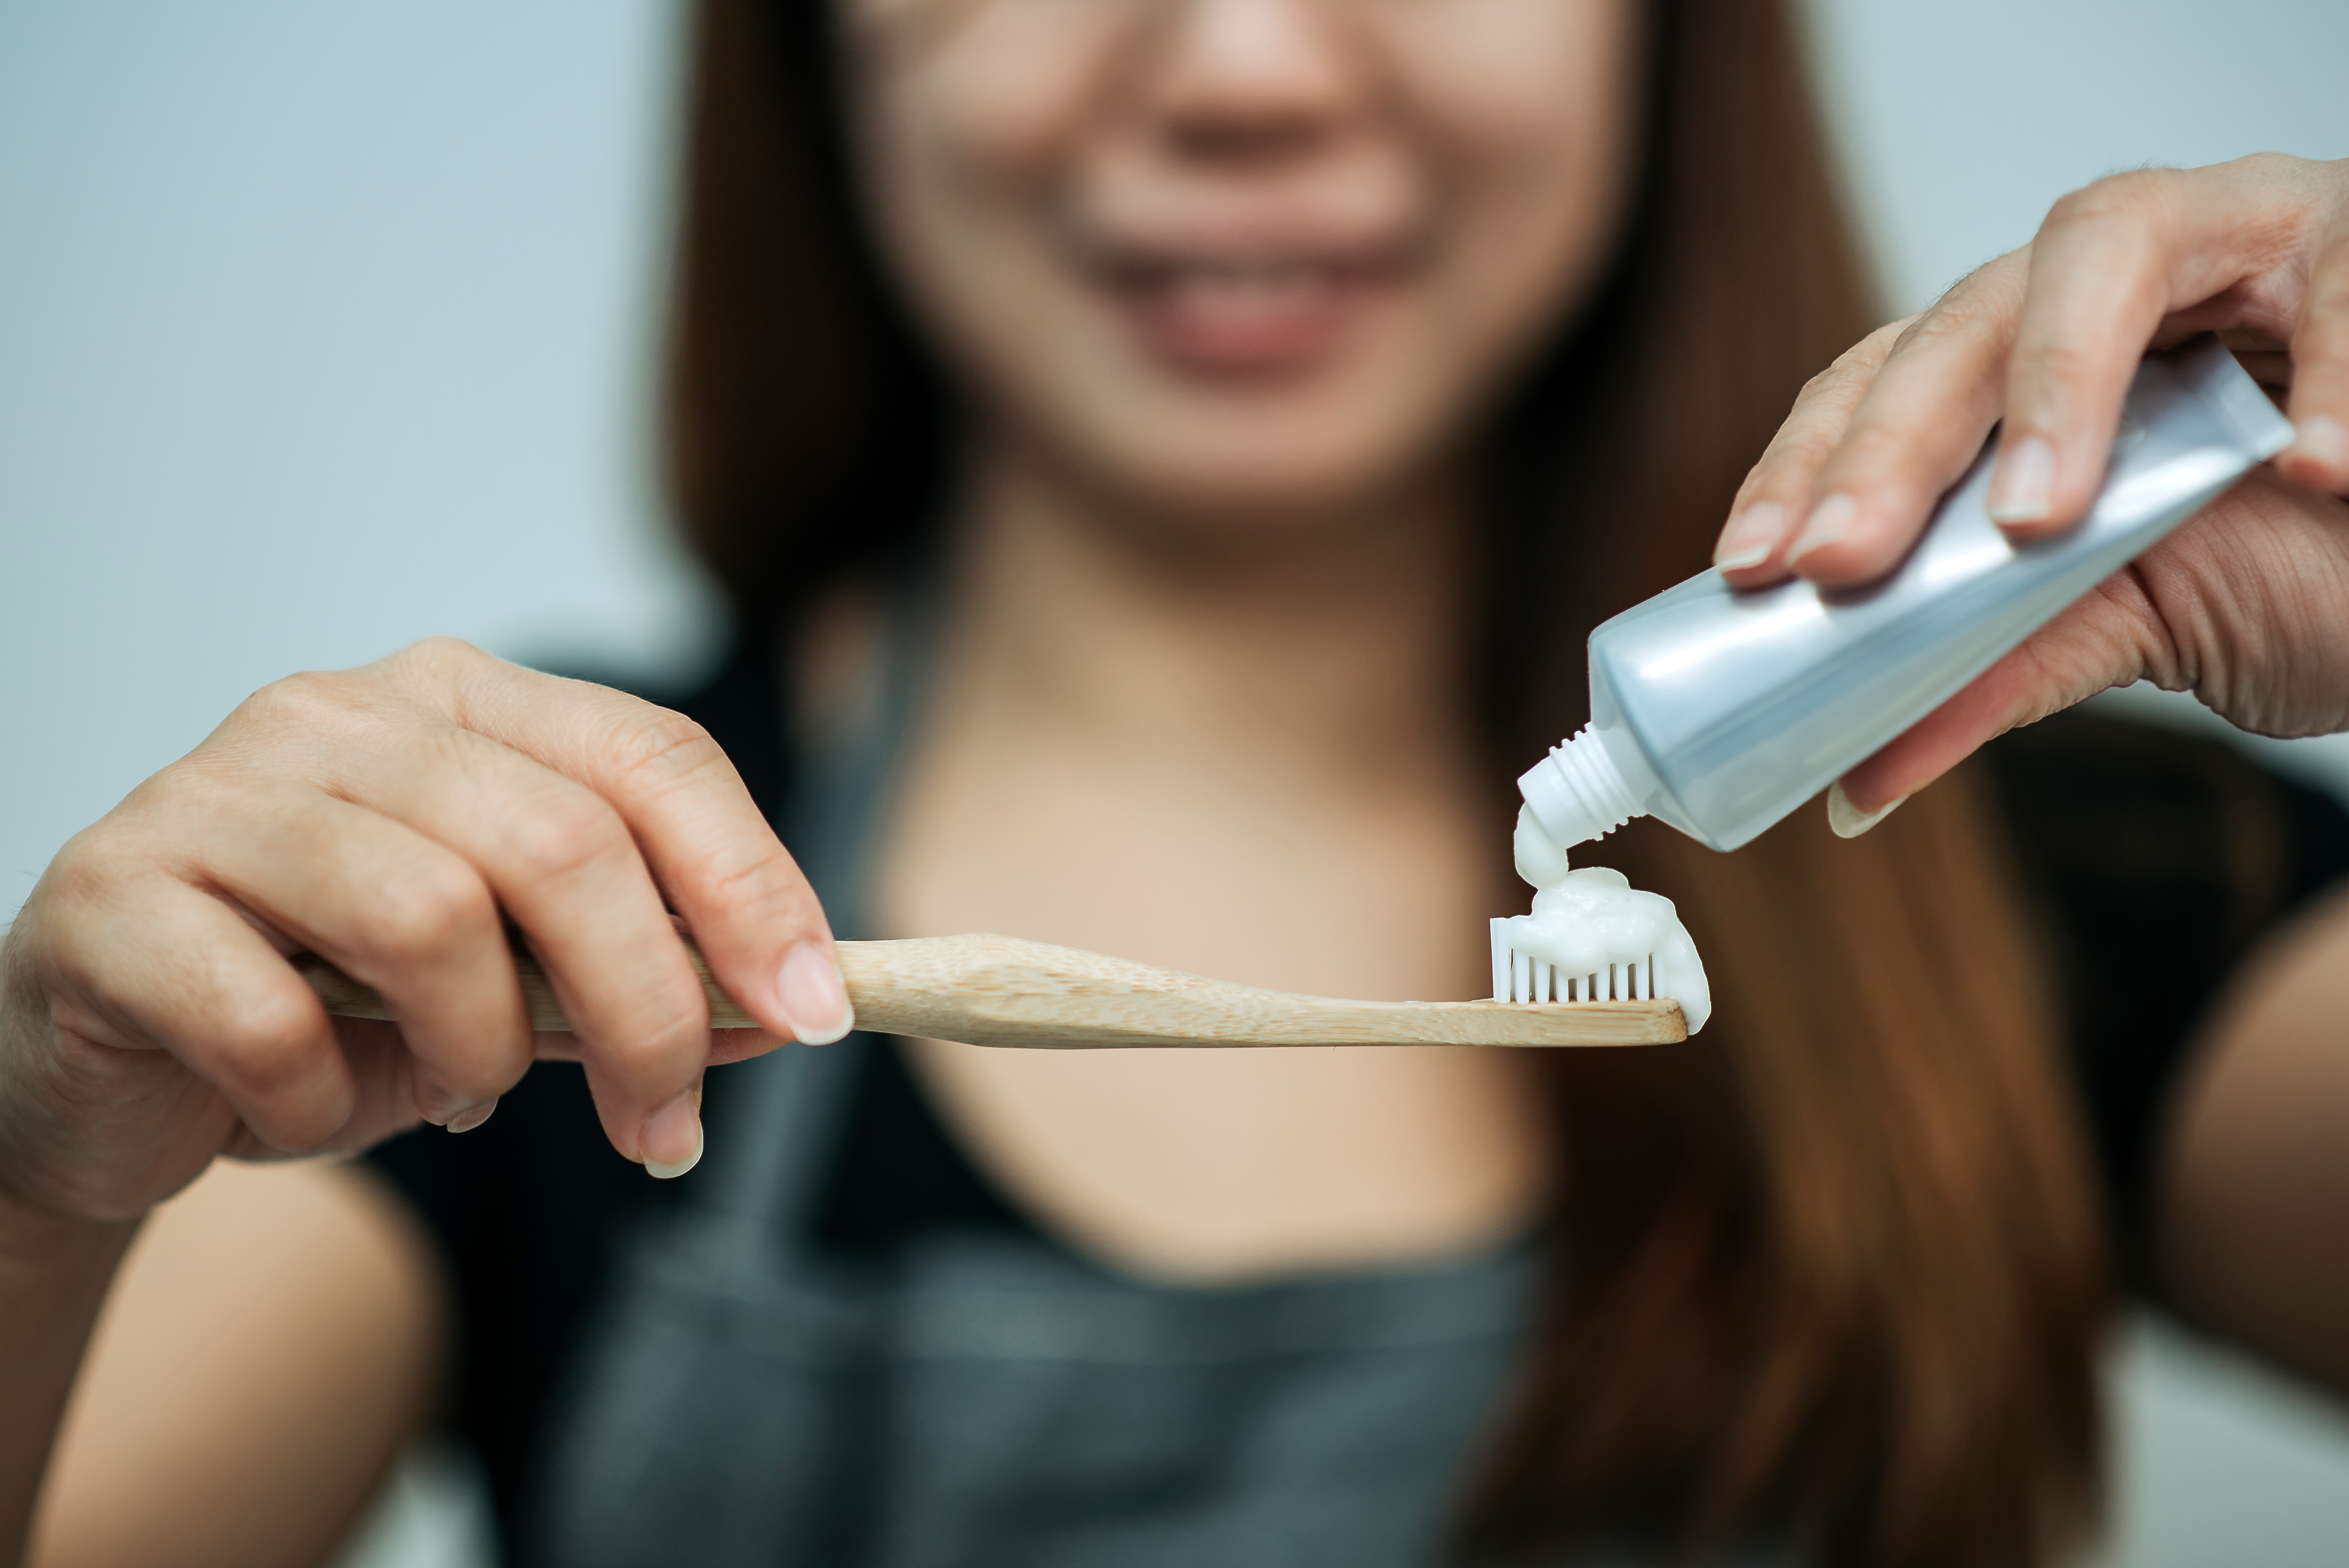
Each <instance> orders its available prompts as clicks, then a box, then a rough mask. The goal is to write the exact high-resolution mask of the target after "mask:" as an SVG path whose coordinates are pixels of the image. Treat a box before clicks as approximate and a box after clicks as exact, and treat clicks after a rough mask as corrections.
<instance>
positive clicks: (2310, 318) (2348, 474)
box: [2276, 164, 2349, 495]
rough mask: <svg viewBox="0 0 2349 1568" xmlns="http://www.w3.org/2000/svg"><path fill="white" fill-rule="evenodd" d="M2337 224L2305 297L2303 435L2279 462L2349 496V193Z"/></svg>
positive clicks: (2300, 378) (2296, 380)
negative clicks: (2333, 237)
mask: <svg viewBox="0 0 2349 1568" xmlns="http://www.w3.org/2000/svg"><path fill="white" fill-rule="evenodd" d="M2344 167H2349V164H2344ZM2337 228H2338V230H2339V232H2338V234H2337V236H2336V238H2335V239H2334V240H2333V243H2332V246H2331V248H2330V249H2328V250H2327V251H2325V252H2324V253H2323V254H2322V255H2320V256H2319V257H2318V258H2317V263H2316V267H2315V270H2314V271H2313V273H2311V274H2310V276H2309V280H2308V288H2307V292H2306V293H2305V294H2303V295H2302V304H2301V313H2300V323H2299V325H2298V326H2297V327H2296V328H2295V330H2294V331H2293V333H2292V401H2291V404H2290V405H2289V408H2288V411H2289V413H2290V414H2291V417H2292V425H2293V427H2294V428H2295V429H2297V430H2298V432H2299V435H2298V438H2296V439H2295V440H2294V441H2293V442H2292V446H2291V447H2290V448H2289V449H2286V450H2285V452H2284V453H2283V455H2282V457H2280V458H2278V459H2276V467H2277V468H2278V469H2281V470H2282V473H2283V474H2284V476H2285V477H2286V478H2288V479H2292V480H2296V481H2298V482H2299V483H2301V484H2304V485H2308V486H2310V487H2312V488H2313V489H2316V490H2331V491H2333V493H2334V494H2336V495H2349V196H2344V199H2343V216H2342V218H2341V219H2340V220H2339V222H2338V224H2337Z"/></svg>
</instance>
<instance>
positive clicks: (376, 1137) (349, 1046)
mask: <svg viewBox="0 0 2349 1568" xmlns="http://www.w3.org/2000/svg"><path fill="white" fill-rule="evenodd" d="M330 1022H331V1023H332V1024H333V1025H334V1029H335V1042H336V1046H337V1047H339V1048H340V1049H341V1051H342V1054H343V1060H344V1062H345V1063H346V1064H347V1067H348V1068H349V1069H350V1074H351V1082H352V1084H353V1085H354V1086H355V1088H356V1091H357V1103H356V1104H355V1106H354V1108H353V1109H352V1111H351V1119H349V1120H348V1121H347V1122H345V1123H344V1124H343V1127H342V1130H341V1131H339V1132H337V1133H336V1134H335V1135H334V1136H333V1137H332V1138H329V1139H328V1140H326V1141H325V1142H324V1143H321V1144H319V1145H318V1146H317V1147H316V1148H315V1149H306V1150H300V1151H299V1152H298V1153H295V1152H293V1151H289V1150H280V1149H273V1148H271V1147H270V1146H269V1145H268V1144H266V1143H264V1142H263V1141H262V1140H260V1139H258V1138H256V1137H254V1134H253V1132H252V1130H250V1129H248V1128H239V1129H238V1130H236V1131H235V1132H234V1133H233V1134H232V1135H231V1136H230V1138H229V1140H228V1141H227V1142H226V1143H225V1144H224V1145H223V1146H222V1149H221V1152H222V1154H225V1155H227V1156H229V1157H230V1158H231V1159H234V1160H288V1159H299V1158H304V1157H306V1156H311V1155H318V1154H356V1153H357V1152H359V1151H360V1150H366V1149H372V1148H374V1147H375V1146H376V1145H377V1144H378V1143H381V1142H382V1141H383V1140H385V1139H387V1138H389V1137H392V1136H393V1135H394V1134H396V1133H401V1132H406V1131H407V1130H409V1129H410V1128H412V1127H415V1126H417V1125H418V1124H419V1122H420V1121H421V1120H422V1118H420V1117H419V1116H418V1115H417V1113H416V1067H417V1062H416V1058H415V1057H413V1056H410V1055H409V1050H408V1045H407V1042H406V1041H404V1040H403V1039H401V1038H400V1034H399V1026H398V1024H395V1023H391V1022H388V1021H387V1020H384V1019H379V1018H334V1019H331V1020H330ZM491 1103H492V1106H494V1105H495V1103H496V1102H495V1101H492V1102H491ZM484 1119H486V1118H484ZM472 1125H474V1126H479V1125H480V1123H479V1122H475V1123H473V1124H472ZM450 1130H452V1131H454V1130H456V1127H455V1124H451V1127H450Z"/></svg>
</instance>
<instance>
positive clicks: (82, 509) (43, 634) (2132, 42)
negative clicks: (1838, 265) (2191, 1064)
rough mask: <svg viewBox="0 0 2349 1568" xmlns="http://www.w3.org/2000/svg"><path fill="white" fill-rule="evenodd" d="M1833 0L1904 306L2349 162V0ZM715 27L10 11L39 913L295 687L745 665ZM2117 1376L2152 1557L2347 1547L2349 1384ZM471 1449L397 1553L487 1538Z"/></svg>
mask: <svg viewBox="0 0 2349 1568" xmlns="http://www.w3.org/2000/svg"><path fill="white" fill-rule="evenodd" d="M1813 5H1814V9H1815V12H1816V18H1817V22H1818V29H1817V30H1818V35H1819V46H1820V48H1819V53H1820V58H1821V64H1822V77H1823V81H1824V84H1825V86H1826V96H1827V100H1828V104H1829V108H1830V111H1831V119H1832V121H1833V123H1834V126H1835V129H1836V130H1837V135H1838V138H1839V140H1840V142H1841V144H1842V146H1843V147H1844V149H1845V150H1846V154H1847V164H1848V167H1849V171H1850V179H1851V182H1852V188H1853V191H1854V192H1855V195H1856V196H1857V199H1858V201H1859V205H1860V209H1861V211H1862V212H1863V213H1864V215H1865V217H1866V219H1867V221H1868V227H1869V232H1870V235H1871V238H1872V240H1873V242H1874V244H1875V247H1876V251H1877V254H1878V258H1879V262H1880V269H1881V273H1882V276H1883V279H1884V282H1885V286H1886V295H1887V298H1888V301H1889V303H1890V304H1893V305H1895V306H1896V307H1898V308H1899V309H1901V310H1904V311H1905V310H1908V309H1913V308H1915V307H1916V306H1918V305H1920V304H1924V303H1925V302H1927V301H1928V300H1930V298H1931V297H1932V296H1933V294H1935V293H1937V292H1938V291H1939V290H1940V288H1941V287H1943V286H1944V285H1946V284H1948V283H1949V282H1951V280H1953V279H1954V278H1956V277H1957V276H1959V275H1961V273H1964V272H1965V271H1966V270H1967V269H1968V268H1970V267H1971V266H1973V265H1974V264H1976V263H1980V262H1981V261H1982V260H1984V259H1986V258H1988V257H1989V256H1991V255H1993V254H1995V253H1998V252H2000V251H2002V250H2004V249H2006V248H2008V247H2010V246H2012V245H2014V244H2016V243H2019V242H2022V241H2023V240H2024V239H2026V238H2028V236H2029V234H2030V232H2031V230H2032V228H2033V225H2034V223H2035V222H2037V219H2038V217H2039V215H2040V213H2041V212H2043V211H2044V209H2045V207H2046V205H2047V203H2048V202H2049V201H2052V200H2053V199H2054V197H2055V196H2057V195H2059V194H2061V193H2062V192H2063V191H2065V190H2067V189H2069V188H2071V187H2073V186H2075V185H2077V184H2080V183H2082V182H2085V181H2088V180H2091V179H2093V178H2095V176H2097V175H2099V174H2102V173H2105V172H2106V171H2108V170H2115V169H2118V168H2124V167H2128V166H2132V165H2136V164H2139V163H2147V162H2169V163H2199V162H2209V161H2214V160H2220V159H2224V158H2229V157H2232V156H2235V155H2237V154H2240V153H2242V152H2247V151H2251V150H2257V149H2261V148H2280V149H2283V150H2291V151H2295V152H2300V153H2303V154H2307V155H2310V156H2318V157H2341V156H2344V155H2349V96H2344V92H2343V90H2342V87H2341V71H2342V69H2343V67H2344V63H2349V5H2342V4H2340V3H2338V0H2300V3H2293V0H2230V3H2229V4H2226V5H2217V4H2204V5H2191V4H2188V3H2185V0H2037V3H2028V0H1979V3H1977V4H1975V5H1970V6H1965V7H1959V6H1955V5H1933V4H1926V3H1923V0H1911V3H1898V0H1813ZM675 43H676V7H675V6H674V5H673V4H669V3H667V0H566V3H564V4H557V3H555V0H506V3H504V4H501V5H482V4H478V3H476V4H471V5H466V4H459V3H457V0H411V3H410V4H409V5H403V6H398V7H375V6H363V5H357V4H352V3H349V0H304V3H299V4H297V3H295V0H208V3H207V4H206V5H202V6H184V5H168V4H163V3H161V0H73V3H70V4H67V3H66V0H49V3H48V4H34V3H31V0H0V914H5V913H8V912H10V911H13V909H14V908H15V906H16V904H17V903H20V902H21V901H22V899H23V897H24V895H25V893H26V891H27V890H28V889H29V888H30V887H31V885H32V881H33V879H34V878H35V877H36V875H37V874H38V872H39V870H40V868H41V866H42V865H43V864H44V863H46V862H47V860H48V858H49V856H50V855H51V854H52V853H53V852H54V851H55V850H56V848H57V845H58V844H59V843H60V842H62V841H64V840H65V838H67V836H68V835H69V834H70V833H72V832H73V831H74V830H76V829H77V828H78V827H79V826H81V825H83V824H84V823H87V822H88V821H89V820H92V819H94V818H95V817H97V816H98V815H99V814H101V813H102V812H103V811H104V810H106V809H107V808H108V807H109V806H110V805H111V804H112V803H113V802H114V801H115V800H116V799H119V797H120V796H121V795H122V793H123V792H124V791H125V790H127V789H129V788H130V786H131V785H133V784H135V783H136V782H137V781H138V780H139V779H140V778H142V777H144V776H145V775H146V774H148V773H150V772H151V771H153V770H154V769H156V768H158V767H160V766H161V765H162V764H163V763H165V762H168V761H169V760H171V758H173V757H175V756H177V755H179V754H180V753H181V752H182V751H184V750H185V749H186V748H188V747H190V746H191V745H193V744H194V743H195V742H196V741H197V740H198V739H200V738H202V735H203V734H204V732H205V731H206V729H208V728H209V727H211V725H212V724H213V723H215V722H217V720H218V719H219V717H221V716H222V714H224V713H225V712H226V711H227V710H228V709H229V708H230V707H233V706H234V704H235V703H236V702H237V700H238V699H239V698H241V697H242V696H243V695H244V694H245V693H246V692H248V691H250V690H252V689H253V688H254V687H255V686H260V685H262V684H264V683H265V682H266V681H268V680H270V679H272V678H274V676H278V675H281V674H284V673H285V672H286V671H289V670H293V669H297V668H302V667H319V666H332V665H344V664H350V663H356V662H358V661H361V660H364V659H367V658H369V657H372V656H374V655H378V654H380V653H383V652H385V651H387V650H388V649H390V648H393V647H396V646H398V645H400V644H402V643H404V642H406V641H409V639H411V638H414V637H417V636H420V635H423V634H427V633H432V632H450V633H455V634H459V635H461V636H466V637H470V638H472V639H474V640H476V641H479V642H481V643H482V644H484V645H487V646H489V647H491V648H492V649H495V650H497V651H500V652H506V653H513V654H526V655H537V656H547V655H556V656H560V655H564V654H566V653H569V654H583V653H592V654H595V655H599V656H600V657H602V658H605V659H606V660H609V661H612V662H617V663H624V664H628V665H635V666H637V667H648V668H666V669H669V670H674V671H683V670H687V669H689V668H690V667H692V666H693V665H695V664H696V663H697V661H698V660H699V659H701V658H703V657H705V656H706V655H707V654H708V652H709V649H710V648H711V646H712V645H714V642H715V640H716V639H717V638H718V637H719V635H720V634H721V628H720V627H719V624H718V623H717V620H716V617H715V614H714V612H713V609H712V604H711V600H710V598H709V593H708V592H707V590H706V587H705V586H704V585H703V584H702V583H699V582H698V581H697V580H696V578H695V577H694V575H693V574H692V573H691V572H690V571H689V569H688V568H687V567H686V566H685V565H684V564H683V563H682V562H681V560H680V558H679V556H678V553H677V552H676V551H675V550H674V549H673V548H671V547H670V546H669V545H668V544H667V542H665V541H664V540H663V539H662V538H661V536H660V534H659V531H658V526H657V509H656V507H655V504H654V501H653V498H652V493H651V487H650V485H649V482H648V479H647V463H646V453H647V442H646V438H645V433H644V432H645V424H646V418H645V415H646V392H647V370H648V368H649V366H650V362H651V355H652V349H653V342H654V328H655V325H656V321H655V315H654V312H655V309H656V304H657V297H658V292H659V284H660V275H659V274H660V265H661V246H662V242H663V233H664V224H665V221H666V203H667V185H666V171H667V165H668V159H669V137H670V125H669V119H668V116H669V108H670V94H671V89H672V85H673V84H672V75H673V67H674V61H675ZM1574 678H1578V673H1577V674H1576V676H1575V677H1574ZM2122 701H2123V703H2124V705H2125V706H2136V707H2149V708H2150V711H2151V712H2152V714H2153V716H2154V717H2157V718H2158V719H2161V720H2163V721H2167V722H2193V719H2192V716H2191V714H2186V715H2184V716H2183V717H2181V714H2180V710H2179V709H2178V707H2176V706H2175V705H2174V704H2162V703H2153V704H2150V705H2147V704H2145V703H2144V702H2143V700H2142V699H2136V698H2125V699H2122ZM2268 754H2269V755H2271V756H2275V755H2277V754H2276V753H2275V752H2274V751H2273V750H2272V748H2271V750H2270V752H2269V753H2268ZM2282 761H2283V764H2284V765H2285V766H2288V767H2292V768H2294V769H2298V770H2300V771H2302V772H2303V773H2305V774H2307V775H2308V776H2310V777H2312V778H2317V779H2331V780H2334V781H2338V782H2340V783H2341V784H2342V785H2343V787H2344V789H2349V763H2344V758H2343V753H2342V749H2341V748H2340V747H2339V746H2338V745H2327V744H2317V745H2313V746H2309V745H2303V746H2300V747H2298V748H2292V749H2290V750H2288V751H2286V752H2284V753H2282ZM2116 1393H2117V1397H2116V1407H2115V1408H2116V1418H2117V1422H2118V1426H2119V1429H2120V1434H2121V1439H2122V1444H2121V1449H2122V1471H2121V1477H2120V1481H2121V1488H2120V1490H2121V1501H2122V1508H2121V1511H2120V1522H2119V1529H2118V1531H2117V1532H2116V1540H2115V1542H2114V1543H2113V1545H2112V1547H2111V1549H2110V1551H2111V1555H2112V1557H2113V1559H2114V1560H2115V1561H2116V1562H2121V1563H2130V1564H2137V1565H2152V1564H2188V1563H2261V1564H2271V1565H2272V1564H2292V1563H2310V1564H2315V1563H2333V1562H2336V1561H2340V1560H2342V1559H2343V1558H2344V1556H2349V1420H2344V1415H2343V1411H2342V1409H2341V1408H2340V1407H2339V1406H2338V1405H2336V1404H2333V1403H2331V1402H2329V1401H2325V1400H2322V1399H2318V1398H2313V1397H2312V1396H2309V1395H2307V1394H2305V1393H2304V1392H2302V1391H2300V1390H2297V1389H2294V1388H2292V1387H2288V1386H2287V1385H2285V1384H2283V1383H2282V1382H2281V1381H2279V1380H2276V1379H2274V1378H2272V1377H2269V1376H2267V1375H2265V1374H2262V1373H2260V1372H2258V1371H2256V1370H2255V1369H2252V1368H2250V1367H2247V1366H2246V1365H2245V1364H2243V1363H2242V1362H2240V1360H2239V1359H2238V1358H2235V1357H2230V1356H2228V1355H2226V1354H2224V1353H2222V1352H2218V1351H2215V1350H2213V1349H2212V1348H2211V1347H2209V1346H2205V1345H2203V1344H2201V1343H2199V1341H2196V1340H2194V1339H2192V1338H2190V1337H2189V1336H2185V1335H2183V1334H2181V1333H2180V1332H2179V1331H2178V1330H2176V1329H2174V1328H2171V1327H2167V1326H2161V1325H2158V1324H2153V1323H2147V1324H2141V1325H2139V1326H2136V1327H2135V1328H2133V1329H2132V1330H2131V1331H2130V1332H2129V1334H2128V1335H2127V1336H2126V1337H2125V1340H2124V1343H2123V1344H2122V1345H2121V1346H2120V1347H2119V1348H2118V1350H2117V1351H2116ZM465 1477H466V1472H465V1470H464V1467H463V1465H462V1463H461V1461H452V1460H449V1459H447V1458H446V1457H445V1456H433V1455H427V1456H425V1457H423V1458H422V1459H420V1460H419V1462H418V1463H417V1464H415V1465H414V1466H412V1467H411V1468H410V1470H409V1471H408V1472H407V1473H406V1474H405V1475H404V1476H403V1478H402V1479H401V1480H400V1481H399V1483H398V1485H397V1486H396V1487H395V1489H394V1492H393V1502H392V1504H391V1505H390V1506H389V1507H388V1510H387V1511H386V1512H385V1514H384V1515H383V1517H382V1518H381V1519H379V1520H378V1522H377V1523H376V1525H375V1526H373V1527H372V1530H373V1533H372V1534H371V1535H370V1537H369V1539H368V1541H367V1542H366V1543H364V1545H363V1547H362V1548H361V1549H360V1551H359V1553H358V1555H359V1557H360V1558H363V1559H364V1560H365V1561H366V1562H367V1563H369V1564H370V1565H372V1568H388V1565H390V1564H401V1565H409V1564H422V1563H478V1562H481V1561H483V1559H482V1557H481V1550H482V1549H481V1523H480V1515H479V1512H478V1506H477V1504H475V1503H472V1502H469V1501H467V1492H466V1479H465Z"/></svg>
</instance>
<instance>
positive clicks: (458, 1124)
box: [444, 1099, 498, 1132]
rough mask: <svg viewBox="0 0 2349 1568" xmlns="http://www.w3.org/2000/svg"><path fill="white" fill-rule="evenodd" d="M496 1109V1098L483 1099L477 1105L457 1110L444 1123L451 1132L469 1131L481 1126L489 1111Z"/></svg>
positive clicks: (487, 1117)
mask: <svg viewBox="0 0 2349 1568" xmlns="http://www.w3.org/2000/svg"><path fill="white" fill-rule="evenodd" d="M496 1109H498V1102H497V1101H496V1100H493V1099H489V1100H483V1101H482V1102H481V1104H479V1105H476V1106H472V1107H470V1108H468V1109H464V1110H460V1111H459V1112H458V1113H457V1114H456V1115H454V1116H452V1117H450V1119H448V1121H447V1122H446V1123H445V1124H444V1125H446V1126H447V1127H448V1129H449V1130H450V1131H451V1132H471V1131H472V1130H473V1129H475V1128H477V1127H479V1126H481V1123H483V1122H485V1121H487V1120H489V1119H490V1116H491V1113H492V1112H493V1111H495V1110H496Z"/></svg>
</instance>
